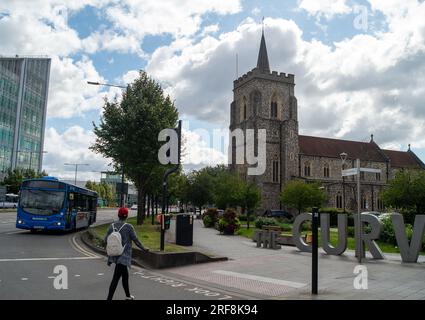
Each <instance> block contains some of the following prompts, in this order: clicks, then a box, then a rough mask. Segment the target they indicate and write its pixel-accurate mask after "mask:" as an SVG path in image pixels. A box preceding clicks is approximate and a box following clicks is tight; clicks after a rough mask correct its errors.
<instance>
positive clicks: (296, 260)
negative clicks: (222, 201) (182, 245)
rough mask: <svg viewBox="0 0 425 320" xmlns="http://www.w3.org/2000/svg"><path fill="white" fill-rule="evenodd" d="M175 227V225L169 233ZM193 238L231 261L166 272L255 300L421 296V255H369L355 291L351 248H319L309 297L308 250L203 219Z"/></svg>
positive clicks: (424, 266)
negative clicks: (272, 243)
mask: <svg viewBox="0 0 425 320" xmlns="http://www.w3.org/2000/svg"><path fill="white" fill-rule="evenodd" d="M173 229H174V224H172V226H171V229H170V230H171V233H173ZM169 237H171V238H172V236H169ZM193 241H194V246H192V247H188V248H189V249H193V250H199V251H203V252H208V253H210V254H213V255H218V256H226V257H228V258H229V260H228V261H225V262H214V263H208V264H200V265H192V266H186V267H178V268H172V269H168V270H167V272H168V274H169V275H171V276H176V277H183V278H184V279H188V280H196V281H202V283H205V284H208V285H210V286H216V287H218V288H226V289H228V290H234V291H235V292H238V293H240V294H249V295H255V296H256V297H257V298H258V299H356V300H357V299H360V300H362V299H367V300H384V299H390V300H392V299H397V300H398V299H409V300H419V299H420V300H425V257H424V256H421V257H420V259H419V263H415V264H406V263H402V262H401V259H400V256H399V255H398V254H397V255H394V254H387V255H386V258H387V259H386V260H373V259H371V258H370V256H369V255H367V259H365V261H364V262H363V264H362V268H363V267H366V269H364V270H366V271H367V277H365V278H363V279H367V289H356V288H355V286H354V282H355V278H356V277H357V274H355V273H354V271H355V268H356V267H357V266H358V262H357V260H356V258H355V257H354V252H352V251H346V253H344V255H342V256H330V255H327V254H325V253H324V252H323V251H320V252H319V295H318V296H312V295H311V294H310V291H311V254H309V253H302V252H299V251H298V250H297V249H296V248H295V247H289V246H282V248H281V249H277V250H273V249H264V248H257V247H256V245H255V243H254V242H252V241H251V240H250V239H247V238H245V237H240V236H224V235H220V234H219V233H218V231H216V230H214V229H207V228H204V227H203V224H202V221H201V220H195V221H194V240H193ZM363 274H364V275H365V273H363ZM362 283H363V284H364V285H365V284H366V282H365V281H363V282H362ZM363 288H364V287H363Z"/></svg>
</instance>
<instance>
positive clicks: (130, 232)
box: [105, 208, 149, 300]
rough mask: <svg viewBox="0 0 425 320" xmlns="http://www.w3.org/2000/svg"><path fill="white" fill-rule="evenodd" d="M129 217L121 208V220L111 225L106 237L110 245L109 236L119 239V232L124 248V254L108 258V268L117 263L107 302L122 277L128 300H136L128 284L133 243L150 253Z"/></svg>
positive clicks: (119, 216)
mask: <svg viewBox="0 0 425 320" xmlns="http://www.w3.org/2000/svg"><path fill="white" fill-rule="evenodd" d="M127 217H128V209H127V208H120V209H119V210H118V218H119V220H118V221H117V222H114V223H112V224H111V226H110V227H109V229H108V232H107V233H106V236H105V243H108V238H109V236H111V234H112V235H113V237H117V234H116V232H118V233H119V235H118V238H121V239H120V240H121V244H122V247H123V251H122V254H120V255H114V256H108V266H110V265H111V264H112V263H115V270H114V275H113V277H112V281H111V285H110V286H109V293H108V298H107V300H112V297H113V296H114V293H115V290H116V288H117V285H118V282H119V281H120V278H121V277H122V286H123V288H124V292H125V296H126V300H134V296H132V295H131V294H130V288H129V284H128V278H129V274H128V269H129V268H130V267H131V254H132V242H134V243H135V244H136V246H137V247H139V248H140V249H141V250H143V251H145V252H148V251H149V249H147V248H145V247H144V246H143V245H142V243H141V242H140V241H139V239H138V238H137V235H136V231H135V230H134V227H133V226H132V225H131V224H129V223H127V222H126V220H127Z"/></svg>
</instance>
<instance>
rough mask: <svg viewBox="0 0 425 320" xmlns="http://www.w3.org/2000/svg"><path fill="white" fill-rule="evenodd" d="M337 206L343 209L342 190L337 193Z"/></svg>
mask: <svg viewBox="0 0 425 320" xmlns="http://www.w3.org/2000/svg"><path fill="white" fill-rule="evenodd" d="M336 207H337V208H338V209H342V195H341V192H338V194H337V195H336Z"/></svg>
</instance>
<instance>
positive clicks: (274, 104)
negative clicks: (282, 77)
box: [271, 102, 277, 118]
mask: <svg viewBox="0 0 425 320" xmlns="http://www.w3.org/2000/svg"><path fill="white" fill-rule="evenodd" d="M271 117H272V118H277V102H272V104H271Z"/></svg>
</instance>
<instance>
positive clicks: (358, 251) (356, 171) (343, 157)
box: [340, 152, 377, 263]
mask: <svg viewBox="0 0 425 320" xmlns="http://www.w3.org/2000/svg"><path fill="white" fill-rule="evenodd" d="M340 157H341V160H342V163H343V164H344V163H345V160H346V159H347V154H346V153H345V152H344V153H341V154H340ZM361 171H366V172H375V171H377V170H376V169H367V168H360V159H356V167H355V168H352V169H347V170H342V171H341V174H342V177H345V176H353V175H357V216H356V232H355V237H356V239H355V240H356V257H357V260H358V262H359V263H362V257H363V254H364V250H363V241H362V229H363V228H362V222H361V212H360V209H361V207H360V206H361V203H360V202H361V198H360V172H361Z"/></svg>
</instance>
